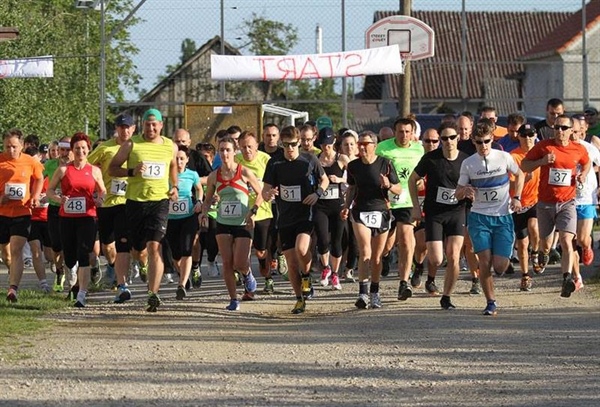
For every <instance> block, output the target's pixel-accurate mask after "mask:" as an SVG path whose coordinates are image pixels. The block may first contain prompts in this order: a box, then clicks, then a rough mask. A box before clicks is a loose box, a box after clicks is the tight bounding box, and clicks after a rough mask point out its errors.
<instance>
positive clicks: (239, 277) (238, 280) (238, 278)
mask: <svg viewBox="0 0 600 407" xmlns="http://www.w3.org/2000/svg"><path fill="white" fill-rule="evenodd" d="M233 277H234V278H235V285H236V286H237V287H241V286H242V284H243V280H242V274H241V273H240V272H239V271H237V270H234V271H233Z"/></svg>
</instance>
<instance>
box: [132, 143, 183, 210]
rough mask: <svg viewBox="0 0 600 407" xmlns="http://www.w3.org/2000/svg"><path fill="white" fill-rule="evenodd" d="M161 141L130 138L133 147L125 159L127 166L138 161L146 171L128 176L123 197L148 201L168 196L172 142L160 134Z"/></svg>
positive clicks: (136, 163)
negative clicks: (154, 141)
mask: <svg viewBox="0 0 600 407" xmlns="http://www.w3.org/2000/svg"><path fill="white" fill-rule="evenodd" d="M160 137H161V139H162V143H152V142H148V141H146V140H145V139H144V138H143V136H141V135H137V136H133V137H132V138H131V141H132V142H133V147H132V149H131V152H130V153H129V158H128V159H127V168H135V167H136V166H137V165H138V164H139V163H140V162H143V163H145V164H146V167H147V168H146V171H144V173H143V174H138V175H136V176H135V177H129V179H128V184H127V192H126V194H125V197H126V198H127V199H131V200H132V201H139V202H148V201H160V200H163V199H167V198H169V168H170V165H171V161H172V159H173V142H172V141H171V140H170V139H168V138H166V137H163V136H160Z"/></svg>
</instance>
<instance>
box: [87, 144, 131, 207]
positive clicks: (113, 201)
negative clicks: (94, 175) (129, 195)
mask: <svg viewBox="0 0 600 407" xmlns="http://www.w3.org/2000/svg"><path fill="white" fill-rule="evenodd" d="M120 147H121V146H120V145H119V144H117V141H116V139H114V138H112V139H110V140H108V141H105V142H104V143H102V144H100V145H99V146H98V147H96V149H95V150H94V151H92V152H91V153H90V155H89V156H88V162H89V163H90V164H92V165H96V166H98V167H100V169H101V170H102V180H103V181H104V186H105V187H106V197H105V198H104V203H103V204H102V207H103V208H107V207H110V206H115V205H122V204H124V203H125V193H126V191H127V182H128V179H127V178H118V177H111V176H110V175H109V174H108V167H109V166H110V162H111V161H112V159H113V157H114V156H115V155H116V154H117V151H119V148H120ZM123 166H125V164H123Z"/></svg>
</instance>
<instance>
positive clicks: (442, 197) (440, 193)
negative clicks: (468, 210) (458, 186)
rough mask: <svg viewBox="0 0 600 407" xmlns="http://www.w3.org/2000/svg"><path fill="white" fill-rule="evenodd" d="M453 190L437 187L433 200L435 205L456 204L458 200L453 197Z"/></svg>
mask: <svg viewBox="0 0 600 407" xmlns="http://www.w3.org/2000/svg"><path fill="white" fill-rule="evenodd" d="M455 192H456V190H455V189H451V188H444V187H438V189H437V196H436V198H435V200H436V202H437V203H441V204H444V205H454V204H457V203H458V200H457V199H456V197H455V196H454V193H455Z"/></svg>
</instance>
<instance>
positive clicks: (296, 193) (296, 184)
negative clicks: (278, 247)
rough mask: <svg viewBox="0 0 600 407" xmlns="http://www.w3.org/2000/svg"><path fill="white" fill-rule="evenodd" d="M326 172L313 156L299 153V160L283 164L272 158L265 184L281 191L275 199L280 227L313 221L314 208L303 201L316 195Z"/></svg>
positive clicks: (284, 160)
mask: <svg viewBox="0 0 600 407" xmlns="http://www.w3.org/2000/svg"><path fill="white" fill-rule="evenodd" d="M323 175H325V171H324V170H323V167H322V166H321V163H320V162H319V159H318V158H317V157H315V156H314V155H313V154H306V153H300V155H299V156H298V158H296V159H295V160H293V161H288V160H286V159H285V158H284V159H283V160H281V161H278V160H276V159H275V158H271V159H270V160H269V162H268V163H267V168H266V170H265V175H264V176H263V182H264V183H265V184H269V185H271V186H272V187H277V188H278V189H279V195H277V197H276V198H275V202H276V203H277V209H278V211H279V218H278V219H277V227H278V228H280V229H281V228H284V227H288V226H292V225H295V224H297V223H300V222H307V221H310V220H312V218H313V212H312V211H313V207H312V206H310V205H305V204H303V203H302V201H303V200H304V199H305V198H306V197H307V196H309V195H310V194H312V193H313V192H315V190H316V189H317V187H318V186H319V184H320V180H321V177H323Z"/></svg>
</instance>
